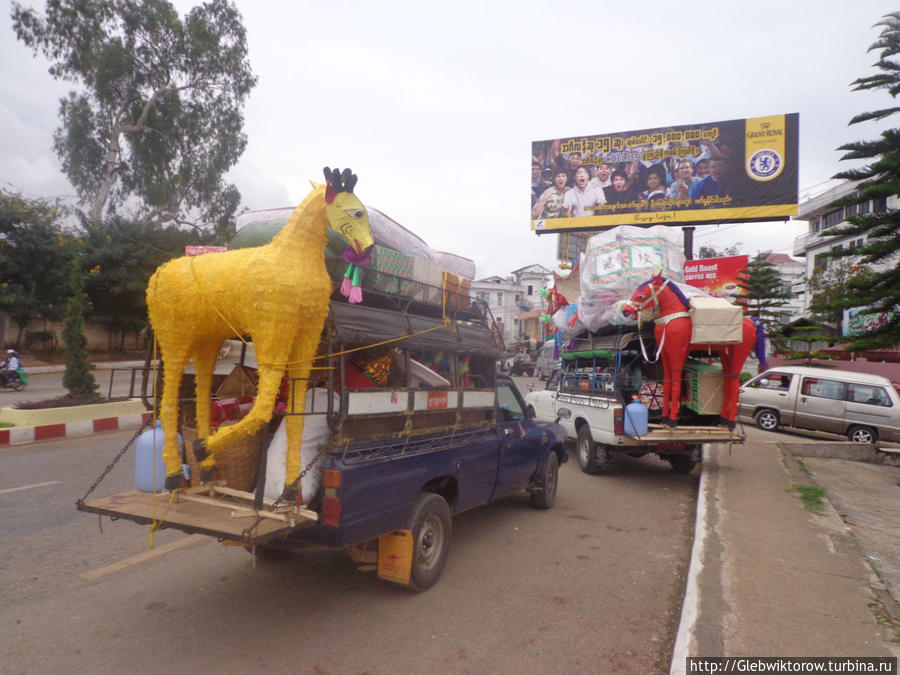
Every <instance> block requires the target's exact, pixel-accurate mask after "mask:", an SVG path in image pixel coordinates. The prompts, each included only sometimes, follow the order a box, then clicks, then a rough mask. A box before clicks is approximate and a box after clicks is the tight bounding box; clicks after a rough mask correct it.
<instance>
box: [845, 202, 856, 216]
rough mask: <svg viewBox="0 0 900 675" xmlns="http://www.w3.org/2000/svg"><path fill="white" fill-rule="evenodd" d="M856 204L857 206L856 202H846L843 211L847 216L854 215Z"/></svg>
mask: <svg viewBox="0 0 900 675" xmlns="http://www.w3.org/2000/svg"><path fill="white" fill-rule="evenodd" d="M857 206H859V205H858V204H848V205H847V206H845V207H844V213H845V214H846V215H847V216H855V215H856V207H857Z"/></svg>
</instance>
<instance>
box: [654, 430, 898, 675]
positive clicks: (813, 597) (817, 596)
mask: <svg viewBox="0 0 900 675" xmlns="http://www.w3.org/2000/svg"><path fill="white" fill-rule="evenodd" d="M814 445H819V444H818V443H814ZM815 461H817V462H829V463H833V462H840V463H841V467H842V469H843V472H842V475H848V474H853V473H856V472H862V473H866V472H868V473H871V472H872V471H877V472H879V473H883V472H897V473H896V474H892V475H893V476H894V479H900V468H897V467H893V466H886V465H872V464H860V463H858V462H851V461H846V460H836V459H834V460H832V459H818V460H815ZM804 464H805V463H804ZM796 485H815V479H814V478H813V477H810V476H809V474H808V473H806V472H805V471H803V466H802V465H801V464H800V463H798V462H797V460H796V459H795V458H793V457H790V456H789V455H788V453H785V456H784V458H783V456H782V452H781V450H780V449H779V447H777V446H776V445H775V444H771V443H763V442H759V441H748V442H747V443H746V444H745V445H743V446H735V447H734V448H733V449H732V450H731V452H730V453H729V449H728V447H727V446H723V445H716V446H712V449H711V450H709V451H708V452H707V453H706V456H705V458H704V464H703V476H702V478H701V483H700V495H699V498H698V504H697V527H696V531H695V538H694V551H693V555H692V561H691V569H690V572H689V579H688V584H687V590H686V593H685V600H684V606H683V610H682V618H681V625H680V628H679V634H678V639H677V642H676V645H675V651H674V654H673V658H672V664H671V672H672V673H683V672H685V657H687V656H781V657H787V656H793V657H813V656H835V657H838V656H845V657H846V656H897V655H898V654H900V646H898V645H897V644H896V643H891V639H892V637H893V635H892V631H891V623H892V618H891V616H892V615H893V625H895V626H898V625H900V623H897V622H896V620H897V619H900V612H898V610H897V606H896V602H895V601H894V599H893V597H892V596H891V595H890V594H889V593H887V592H886V588H885V583H883V582H882V580H881V579H879V577H878V575H877V574H876V570H875V569H874V568H873V567H872V565H871V564H869V562H868V561H869V560H870V559H872V558H876V557H878V556H877V555H875V554H874V553H873V552H872V551H871V550H869V551H864V550H863V548H862V547H861V545H860V541H859V538H858V537H857V536H856V535H857V533H856V532H855V531H854V528H852V527H850V526H848V525H846V524H845V523H844V521H843V520H842V519H841V516H840V515H838V512H837V511H835V509H834V508H833V507H832V505H831V503H830V502H829V501H828V500H826V502H825V505H824V510H823V515H814V514H813V513H811V512H809V511H807V510H806V509H805V508H804V507H803V505H802V503H801V501H800V498H799V495H798V494H797V493H796V492H793V491H792V488H793V487H794V486H796ZM858 485H859V483H858V482H857V483H856V486H857V487H855V488H854V489H858ZM863 485H865V484H863ZM822 487H825V489H826V490H827V491H828V495H829V499H831V498H832V491H834V492H835V493H837V492H839V491H840V490H841V489H843V488H841V487H836V486H835V485H834V484H833V482H832V483H830V484H827V485H823V486H822ZM844 488H846V486H844ZM863 489H864V490H865V489H866V488H865V487H864V488H863ZM880 489H882V490H883V491H884V494H883V495H880V496H879V497H880V498H876V501H877V502H878V503H879V504H881V505H883V508H885V509H891V511H892V514H893V522H894V523H897V522H900V505H898V504H897V499H896V494H895V493H896V491H897V487H896V484H895V480H886V481H884V482H883V484H882V486H881V488H880ZM890 490H893V491H890ZM886 519H887V521H888V522H890V521H891V517H890V516H887V518H886ZM885 534H886V537H887V538H886V539H885V540H883V541H881V543H879V542H878V540H877V539H873V540H872V541H871V542H868V543H867V546H868V547H869V548H870V549H871V548H873V547H874V548H881V547H884V548H886V552H889V551H891V550H892V547H893V546H895V542H894V541H893V540H896V539H898V537H900V535H897V533H896V532H895V531H891V532H886V533H885ZM867 556H869V557H867ZM898 581H900V580H898Z"/></svg>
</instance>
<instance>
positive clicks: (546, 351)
mask: <svg viewBox="0 0 900 675" xmlns="http://www.w3.org/2000/svg"><path fill="white" fill-rule="evenodd" d="M554 347H555V341H554V340H553V339H552V338H551V339H550V340H547V341H546V342H545V343H544V344H542V345H541V348H540V349H539V350H538V355H537V359H536V360H535V364H534V376H535V377H536V378H538V379H539V380H543V379H545V378H547V376H549V375H550V373H552V372H553V371H554V370H559V368H560V363H561V361H560V359H554V358H553V350H554Z"/></svg>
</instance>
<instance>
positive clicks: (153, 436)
mask: <svg viewBox="0 0 900 675" xmlns="http://www.w3.org/2000/svg"><path fill="white" fill-rule="evenodd" d="M183 448H184V439H182V437H181V434H178V453H179V455H180V454H181V451H182V450H183ZM162 450H163V430H162V422H161V421H160V420H156V427H155V428H153V429H147V431H145V432H144V433H142V434H141V435H140V436H138V440H137V454H136V456H135V460H134V485H135V487H136V488H137V489H138V490H141V491H142V492H159V491H161V490H164V489H165V485H166V465H165V464H164V463H163V458H162ZM154 461H155V464H156V466H155V469H154ZM154 470H155V471H156V474H155V475H154Z"/></svg>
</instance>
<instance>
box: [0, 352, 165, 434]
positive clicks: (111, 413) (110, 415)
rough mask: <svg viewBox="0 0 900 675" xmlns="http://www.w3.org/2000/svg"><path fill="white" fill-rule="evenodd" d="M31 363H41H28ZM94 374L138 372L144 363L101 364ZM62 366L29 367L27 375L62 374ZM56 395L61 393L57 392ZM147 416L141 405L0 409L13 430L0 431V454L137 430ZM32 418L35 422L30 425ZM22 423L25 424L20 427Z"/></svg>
mask: <svg viewBox="0 0 900 675" xmlns="http://www.w3.org/2000/svg"><path fill="white" fill-rule="evenodd" d="M29 360H30V362H31V363H33V364H37V363H40V362H38V361H35V360H33V359H29ZM93 366H94V370H110V369H113V368H132V367H134V368H141V367H143V366H144V361H108V362H107V361H100V362H96V363H94V364H93ZM65 368H66V367H65V365H64V364H41V365H29V366H28V367H27V370H26V372H27V373H28V374H29V375H37V374H41V373H62V372H64V371H65ZM59 393H60V394H61V393H64V390H63V389H60V391H59ZM148 417H150V413H148V412H144V407H143V406H142V405H136V404H131V405H129V404H128V403H127V402H122V401H117V402H111V403H100V404H95V405H90V406H73V407H71V408H55V409H52V411H51V410H47V411H46V412H45V411H40V410H33V411H27V412H26V411H16V410H14V409H12V408H0V420H2V421H6V422H12V423H13V424H15V425H16V426H13V427H2V428H0V450H2V449H3V448H7V447H9V446H19V445H26V444H29V443H35V442H39V441H47V440H53V439H60V438H73V437H77V436H89V435H91V434H95V433H100V432H104V431H116V430H119V429H132V428H134V429H137V428H138V427H140V426H141V424H143V423H144V422H145V421H146V420H147V418H148ZM31 418H34V419H36V420H38V421H34V422H32V421H31ZM22 419H26V420H27V421H26V422H24V423H23V421H22Z"/></svg>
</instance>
